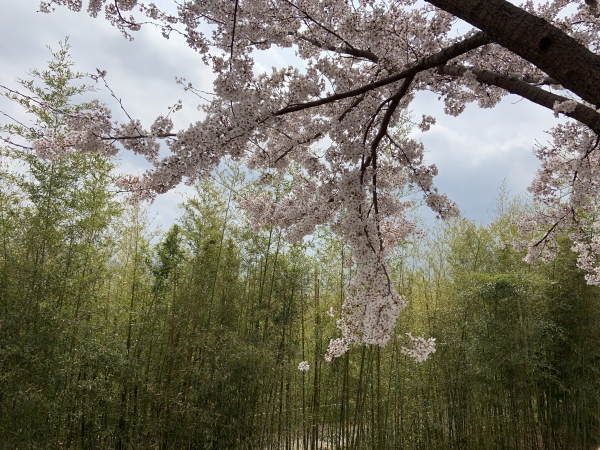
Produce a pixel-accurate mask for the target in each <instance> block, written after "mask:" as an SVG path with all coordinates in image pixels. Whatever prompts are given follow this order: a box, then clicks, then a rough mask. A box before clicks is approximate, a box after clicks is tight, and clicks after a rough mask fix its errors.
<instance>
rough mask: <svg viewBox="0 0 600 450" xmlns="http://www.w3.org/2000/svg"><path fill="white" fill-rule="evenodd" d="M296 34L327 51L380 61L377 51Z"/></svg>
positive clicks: (299, 37) (375, 61)
mask: <svg viewBox="0 0 600 450" xmlns="http://www.w3.org/2000/svg"><path fill="white" fill-rule="evenodd" d="M295 36H296V37H297V38H298V39H302V40H303V41H306V42H308V43H309V44H312V45H314V46H315V47H318V48H320V49H323V50H327V51H330V52H334V53H341V54H344V55H349V56H354V57H356V58H363V59H367V60H369V61H371V62H374V63H375V64H377V63H378V62H379V57H378V56H377V55H376V54H375V53H373V52H370V51H369V50H361V49H358V48H354V47H350V46H348V45H346V46H345V47H336V46H334V45H329V44H325V43H323V42H320V41H318V40H317V39H314V38H310V37H307V36H303V35H302V34H298V33H297V34H296V35H295Z"/></svg>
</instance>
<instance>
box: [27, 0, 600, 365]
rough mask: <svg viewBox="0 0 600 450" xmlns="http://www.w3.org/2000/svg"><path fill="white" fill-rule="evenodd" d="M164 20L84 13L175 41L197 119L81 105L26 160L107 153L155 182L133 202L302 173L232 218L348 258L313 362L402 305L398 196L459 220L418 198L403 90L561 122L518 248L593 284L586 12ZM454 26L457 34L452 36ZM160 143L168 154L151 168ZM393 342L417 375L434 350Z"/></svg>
mask: <svg viewBox="0 0 600 450" xmlns="http://www.w3.org/2000/svg"><path fill="white" fill-rule="evenodd" d="M55 6H65V7H67V8H70V9H71V10H75V11H80V10H81V9H82V2H81V0H48V1H42V3H41V8H40V9H41V10H42V11H43V12H51V10H52V9H53V8H54V7H55ZM176 10H177V12H176V13H174V14H169V13H167V12H165V10H164V9H161V8H159V7H158V6H157V5H155V4H153V3H149V4H142V3H140V2H138V1H137V0H89V2H88V5H87V12H88V13H89V14H90V15H91V16H94V17H96V16H98V15H100V14H104V15H105V17H106V19H107V20H109V21H110V22H111V23H112V24H113V25H114V26H116V27H117V28H118V29H119V30H120V31H121V32H122V33H123V35H124V36H125V37H127V38H132V35H133V34H134V32H135V31H137V30H139V29H140V27H142V26H157V27H159V28H160V29H161V31H162V34H163V35H164V36H165V37H167V38H168V37H169V36H170V35H171V34H173V33H178V34H181V35H183V36H184V37H185V40H186V42H187V44H188V45H189V46H190V47H191V48H193V49H195V50H196V51H197V52H198V53H199V55H201V58H202V60H203V61H204V63H205V64H207V65H210V66H211V67H212V69H213V71H214V73H215V76H216V80H215V82H214V90H213V92H211V93H208V95H210V99H209V101H206V102H205V103H203V104H202V105H201V107H200V108H201V109H202V111H203V118H202V119H201V120H200V121H198V122H196V123H194V124H191V125H190V126H189V127H188V128H187V129H183V130H179V131H174V130H173V123H172V121H171V119H170V118H169V117H168V116H166V117H164V116H161V117H158V118H157V119H156V120H155V121H154V123H153V124H151V125H150V127H149V128H147V127H145V126H144V125H143V124H142V123H141V122H140V121H138V120H135V119H133V118H131V120H130V121H128V122H127V123H122V124H115V123H113V122H112V119H111V112H110V111H109V110H108V109H107V108H105V107H103V106H101V105H99V104H96V105H93V106H94V107H92V108H90V109H89V110H87V111H85V112H84V113H81V114H77V115H72V114H71V115H65V121H66V122H67V123H68V125H69V129H70V130H71V132H70V134H68V135H67V136H58V135H53V134H52V133H48V134H46V135H45V136H43V137H42V138H41V139H38V140H37V141H35V142H34V144H33V146H34V148H35V149H36V150H37V151H38V152H39V153H40V155H54V154H62V153H65V152H67V153H68V152H73V151H76V152H88V151H96V152H100V153H110V154H112V153H114V152H115V151H116V150H117V144H120V145H121V146H122V147H124V148H125V149H127V150H131V151H133V152H135V153H138V154H141V155H144V156H145V157H146V159H147V160H148V161H149V162H150V163H152V165H153V169H152V170H150V171H148V172H147V173H145V174H144V175H143V176H141V177H132V176H128V177H124V178H123V179H121V181H120V185H121V186H122V187H123V188H126V189H128V190H130V191H131V192H132V193H133V194H134V196H135V197H137V198H139V199H143V198H152V197H154V196H155V195H156V194H160V193H163V192H166V191H167V190H169V189H171V188H173V187H174V186H176V185H178V184H179V183H181V182H182V181H185V182H187V183H193V182H194V181H195V180H196V179H198V178H199V177H205V176H209V175H210V173H211V172H212V171H213V170H214V169H215V168H216V167H217V165H218V164H219V162H220V161H221V160H222V159H223V158H224V157H229V158H233V159H234V160H243V161H244V162H245V163H246V164H247V166H248V167H249V168H251V169H256V170H259V171H262V172H263V173H265V174H269V175H270V176H272V175H276V176H281V175H282V174H284V173H285V171H286V168H287V167H288V166H289V165H290V164H292V163H293V164H294V165H295V166H297V167H301V168H302V170H301V171H300V172H301V173H300V174H296V176H295V183H294V186H293V188H292V189H291V191H290V192H289V194H288V195H287V196H286V197H285V198H283V199H281V200H279V201H278V202H273V201H272V199H271V198H269V197H268V196H266V195H263V196H261V195H258V196H253V197H246V198H244V199H242V202H243V204H244V206H245V208H246V209H247V210H248V211H249V212H250V214H251V215H252V217H253V218H254V220H256V222H257V224H269V225H279V226H283V227H285V228H286V230H287V237H288V239H290V240H291V241H296V240H299V239H302V238H303V237H304V236H306V235H307V234H309V233H311V232H312V231H313V230H314V228H315V226H317V225H319V224H326V225H328V226H329V227H331V229H332V230H334V231H335V232H336V233H338V234H339V235H341V236H342V237H343V239H344V241H345V243H346V244H347V245H349V246H350V248H351V249H352V264H353V267H354V268H355V276H354V277H353V279H352V280H351V282H350V284H349V287H348V290H349V295H348V299H347V301H346V304H345V305H344V307H343V309H342V312H341V317H340V318H339V320H338V326H339V328H340V330H341V337H340V338H339V339H335V340H332V341H331V344H330V346H329V350H328V353H327V355H326V357H327V358H328V359H330V358H334V357H337V356H339V355H340V354H342V353H344V352H345V351H346V350H347V349H348V348H349V346H350V345H353V344H356V343H367V344H376V345H385V344H386V343H387V341H388V340H389V339H390V336H391V331H392V330H393V327H394V324H395V322H396V318H397V316H398V314H399V313H400V311H401V310H402V309H403V308H404V307H405V305H406V302H405V300H404V299H403V297H402V296H401V295H399V294H398V293H397V292H396V291H395V290H394V287H393V285H392V282H391V280H390V275H389V269H388V265H387V263H386V258H387V257H388V256H389V254H390V252H392V251H393V249H394V246H395V245H396V244H397V243H398V242H400V241H402V240H403V239H405V238H406V237H407V236H409V235H410V234H411V233H414V232H415V225H414V224H413V223H411V222H410V221H409V220H408V219H407V218H406V210H407V208H408V207H409V202H406V201H402V200H401V199H399V198H398V197H397V196H396V195H394V193H395V192H396V190H397V189H398V188H400V187H403V186H411V187H413V188H416V189H418V190H420V191H421V192H422V193H423V196H424V200H425V203H426V204H427V205H428V206H429V207H430V208H432V209H433V210H434V211H436V212H437V214H438V216H439V217H440V218H447V217H451V216H454V215H456V214H457V213H458V210H457V207H456V205H455V204H454V202H452V201H451V200H450V199H448V198H447V197H446V196H445V195H444V194H442V193H439V192H438V191H437V189H436V188H435V187H434V185H433V178H434V176H435V175H436V174H437V168H436V166H435V165H429V166H427V165H425V164H424V162H423V152H424V148H423V145H422V144H421V143H420V142H418V141H416V140H413V139H410V138H407V137H404V136H401V135H399V134H398V133H395V132H394V128H395V127H396V126H397V125H398V124H399V122H400V121H401V119H402V117H403V113H404V112H405V111H406V109H407V108H408V107H409V105H410V103H411V100H413V98H414V96H415V93H416V92H418V91H424V90H427V91H432V92H435V93H437V94H438V95H439V96H440V98H442V99H443V100H444V102H445V112H446V113H447V114H450V115H455V116H456V115H459V114H460V113H461V112H462V111H463V110H464V108H465V105H466V104H467V103H470V102H477V104H478V105H479V106H480V107H482V108H491V107H494V106H495V105H496V104H498V102H499V101H500V100H501V98H502V97H503V96H505V95H507V94H509V93H512V94H517V95H519V96H521V97H523V98H525V99H528V100H530V101H532V102H534V103H537V104H539V105H542V106H544V107H546V108H548V109H549V110H551V111H553V112H554V114H556V115H559V114H560V115H563V116H566V117H568V118H571V119H572V120H571V121H568V122H567V123H564V124H560V125H558V126H556V127H555V128H553V129H552V130H549V133H550V134H551V137H552V142H551V143H550V144H548V145H546V146H541V147H539V148H537V149H536V154H537V156H538V157H539V158H540V160H541V166H540V169H539V172H538V174H537V176H536V178H535V179H534V180H533V183H532V185H531V188H530V189H531V192H532V194H533V196H534V198H535V200H536V201H537V202H538V203H539V204H540V205H542V207H541V208H540V209H539V211H538V212H536V213H535V214H532V215H530V216H528V217H525V218H524V219H523V221H522V223H521V224H520V226H521V231H522V233H523V236H524V238H523V241H522V242H520V243H519V245H521V246H522V247H523V248H528V256H527V259H528V260H530V261H533V260H535V259H537V258H542V259H544V260H548V259H551V258H552V257H553V255H554V251H555V249H556V247H557V246H556V237H557V236H558V235H559V234H563V233H565V232H568V233H570V236H571V238H572V240H573V243H574V244H573V248H574V250H575V251H577V252H578V253H579V255H580V257H579V263H580V266H581V267H582V268H583V269H585V270H587V271H588V273H589V275H588V281H589V282H590V283H594V284H600V265H599V264H598V253H599V252H600V236H598V233H597V230H598V229H600V220H598V219H597V214H596V212H597V204H598V203H597V201H596V199H597V197H598V195H597V192H598V183H599V182H600V150H598V149H597V147H598V143H599V141H600V115H599V113H598V110H597V108H599V107H600V57H599V56H598V54H597V53H598V51H599V46H600V34H599V31H600V8H599V5H598V3H597V1H596V0H585V1H584V0H548V1H546V2H542V3H534V2H533V1H531V0H528V1H526V2H525V3H524V4H522V5H521V6H515V5H514V4H512V3H510V2H508V1H506V0H486V1H481V0H426V1H425V2H423V1H417V0H184V1H181V2H177V3H176ZM461 20H462V21H463V22H466V23H468V24H470V25H471V26H472V28H471V29H469V30H468V31H466V32H464V33H458V32H457V29H458V28H457V27H456V25H457V24H458V23H459V21H461ZM460 28H461V29H462V28H463V27H460ZM207 30H208V31H207ZM272 46H276V47H281V48H290V47H291V48H294V49H295V50H296V52H297V55H298V56H299V57H300V58H302V59H303V60H304V63H305V66H304V67H303V68H295V67H291V66H290V67H285V68H282V69H279V70H276V69H273V70H272V71H271V72H268V73H257V71H256V70H255V65H254V59H253V57H254V55H256V52H258V51H261V50H265V49H268V48H270V47H272ZM104 76H105V73H103V72H101V71H99V72H98V74H97V75H95V77H96V79H97V80H100V79H102V78H104ZM185 87H186V89H191V90H194V89H195V88H194V87H193V86H192V85H191V84H188V85H186V86H185ZM433 123H435V119H434V118H433V117H430V116H423V119H422V122H421V124H420V125H419V126H420V128H421V129H422V130H423V131H425V130H427V129H428V128H429V127H430V126H431V124H433ZM161 143H163V144H164V145H166V146H167V147H168V149H169V150H170V154H169V156H167V157H164V158H160V157H159V148H160V145H161ZM264 178H265V179H269V177H264ZM408 336H409V338H410V340H411V341H412V347H411V348H407V349H406V353H407V354H409V355H411V356H413V357H414V358H415V359H417V360H423V359H425V358H426V357H427V355H428V354H429V353H431V352H432V351H434V341H433V340H431V339H430V340H428V341H426V340H425V339H423V338H413V337H412V335H410V334H409V335H408ZM300 370H302V369H300Z"/></svg>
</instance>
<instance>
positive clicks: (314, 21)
mask: <svg viewBox="0 0 600 450" xmlns="http://www.w3.org/2000/svg"><path fill="white" fill-rule="evenodd" d="M283 1H284V2H285V3H287V4H288V5H290V6H292V7H294V8H295V9H297V10H298V11H300V12H301V13H302V14H304V17H305V18H306V19H308V20H310V21H311V22H313V23H314V24H315V25H317V26H318V27H319V28H322V29H323V30H324V31H326V32H327V33H329V34H331V35H332V36H335V37H336V38H338V39H339V40H340V41H342V42H343V43H344V44H346V46H347V47H348V48H351V49H353V48H354V46H353V45H352V44H351V43H350V42H348V41H347V40H346V39H344V38H343V37H342V36H340V35H339V34H337V33H336V32H335V31H332V30H330V29H329V28H327V27H326V26H325V25H323V24H322V23H320V22H319V21H318V20H315V19H314V18H313V17H311V16H310V15H309V14H308V13H307V12H306V11H304V10H303V9H301V8H300V7H298V6H297V5H296V4H294V3H293V2H291V1H290V0H283Z"/></svg>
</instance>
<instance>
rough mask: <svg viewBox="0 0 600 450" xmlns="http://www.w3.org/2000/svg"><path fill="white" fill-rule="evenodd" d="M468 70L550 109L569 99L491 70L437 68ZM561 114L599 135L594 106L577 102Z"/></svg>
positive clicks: (444, 71)
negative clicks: (568, 110) (573, 106)
mask: <svg viewBox="0 0 600 450" xmlns="http://www.w3.org/2000/svg"><path fill="white" fill-rule="evenodd" d="M469 70H470V71H471V72H473V74H475V76H476V77H477V81H479V82H480V83H484V84H487V85H490V86H497V87H499V88H502V89H505V90H506V91H508V92H510V93H512V94H516V95H520V96H521V97H523V98H526V99H527V100H529V101H532V102H533V103H537V104H538V105H541V106H544V107H546V108H548V109H551V110H553V108H554V104H555V103H556V102H558V103H562V102H565V101H567V100H570V99H568V98H566V97H563V96H561V95H556V94H553V93H552V92H548V91H546V90H544V89H542V88H540V87H537V86H533V85H531V84H529V83H526V82H524V81H521V80H519V79H517V78H513V77H509V76H507V75H502V74H499V73H496V72H491V71H489V70H480V69H474V68H467V67H464V66H456V65H444V66H440V67H439V68H438V72H439V73H440V74H444V75H452V76H463V75H464V74H465V73H466V72H467V71H469ZM563 114H565V115H566V116H569V117H571V118H573V119H575V120H578V121H579V122H581V123H583V124H585V125H587V126H588V127H590V129H592V130H593V131H594V132H595V133H596V134H598V135H600V114H598V113H597V112H596V110H595V109H594V108H590V107H589V106H585V105H583V104H581V103H578V104H577V107H576V108H575V110H574V111H572V112H568V113H563Z"/></svg>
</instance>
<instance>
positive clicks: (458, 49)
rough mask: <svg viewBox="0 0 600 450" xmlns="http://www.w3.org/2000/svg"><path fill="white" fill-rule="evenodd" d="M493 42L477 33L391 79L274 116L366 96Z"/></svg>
mask: <svg viewBox="0 0 600 450" xmlns="http://www.w3.org/2000/svg"><path fill="white" fill-rule="evenodd" d="M490 42H491V40H490V38H489V37H488V36H487V35H486V34H485V33H482V32H479V33H476V34H474V35H473V36H471V37H470V38H467V39H465V40H464V41H461V42H457V43H456V44H454V45H451V46H450V47H448V48H445V49H444V50H442V51H441V52H439V53H436V54H434V55H431V56H428V57H426V58H423V59H422V60H421V61H419V62H418V63H416V64H415V65H413V66H412V67H409V68H408V69H405V70H403V71H402V72H400V73H398V74H396V75H392V76H391V77H387V78H383V79H381V80H379V81H375V82H373V83H369V84H365V85H364V86H362V87H360V88H358V89H353V90H351V91H346V92H341V93H339V94H333V95H330V96H328V97H325V98H322V99H319V100H314V101H312V102H305V103H297V104H294V105H290V106H286V107H285V108H282V109H280V110H279V111H276V112H275V113H273V115H274V116H283V115H284V114H289V113H292V112H296V111H302V110H304V109H309V108H314V107H316V106H321V105H326V104H328V103H333V102H336V101H338V100H343V99H345V98H349V97H355V96H357V95H361V94H364V93H365V92H369V91H372V90H373V89H377V88H380V87H383V86H387V85H388V84H392V83H395V82H397V81H400V80H403V79H405V78H408V77H414V76H415V75H416V74H418V73H419V72H422V71H424V70H428V69H432V68H434V67H436V66H439V65H440V64H445V63H446V62H448V61H450V60H451V59H453V58H456V57H457V56H460V55H462V54H465V53H467V52H469V51H471V50H474V49H476V48H477V47H481V46H482V45H485V44H489V43H490Z"/></svg>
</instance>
